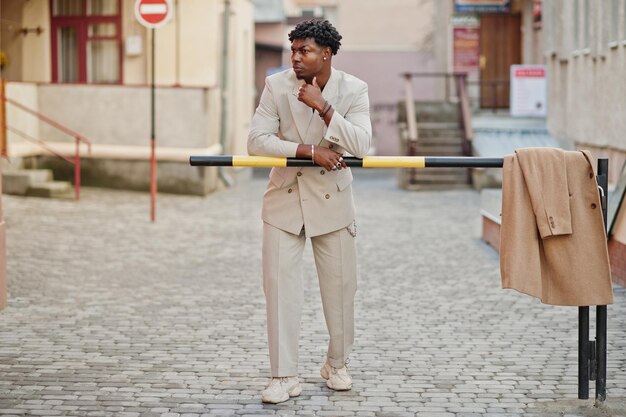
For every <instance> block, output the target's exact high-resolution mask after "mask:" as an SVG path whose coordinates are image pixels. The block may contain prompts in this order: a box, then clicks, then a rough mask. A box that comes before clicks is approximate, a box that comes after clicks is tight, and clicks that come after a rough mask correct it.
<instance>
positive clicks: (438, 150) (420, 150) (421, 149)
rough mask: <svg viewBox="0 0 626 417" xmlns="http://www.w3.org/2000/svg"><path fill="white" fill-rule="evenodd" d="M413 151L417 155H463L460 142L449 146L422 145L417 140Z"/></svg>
mask: <svg viewBox="0 0 626 417" xmlns="http://www.w3.org/2000/svg"><path fill="white" fill-rule="evenodd" d="M415 153H416V154H417V155H419V156H463V149H462V148H461V144H457V145H451V146H445V145H441V146H423V145H422V144H420V143H419V141H417V146H416V148H415Z"/></svg>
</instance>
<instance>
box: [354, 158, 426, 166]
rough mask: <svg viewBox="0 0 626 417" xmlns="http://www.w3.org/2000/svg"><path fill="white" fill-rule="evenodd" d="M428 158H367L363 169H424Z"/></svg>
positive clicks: (364, 159) (364, 160)
mask: <svg viewBox="0 0 626 417" xmlns="http://www.w3.org/2000/svg"><path fill="white" fill-rule="evenodd" d="M424 167H426V158H425V157H423V156H366V157H364V158H363V168H424Z"/></svg>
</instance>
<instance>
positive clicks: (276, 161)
mask: <svg viewBox="0 0 626 417" xmlns="http://www.w3.org/2000/svg"><path fill="white" fill-rule="evenodd" d="M343 160H344V162H345V163H346V165H347V166H349V167H352V168H444V167H447V168H502V158H479V157H471V156H459V157H456V156H454V157H447V156H366V157H365V158H363V159H359V158H354V157H348V158H343ZM189 163H190V164H191V165H192V166H212V167H268V168H269V167H310V166H314V164H313V163H312V161H311V160H310V159H301V158H275V157H271V156H247V155H246V156H241V155H220V156H191V157H190V158H189Z"/></svg>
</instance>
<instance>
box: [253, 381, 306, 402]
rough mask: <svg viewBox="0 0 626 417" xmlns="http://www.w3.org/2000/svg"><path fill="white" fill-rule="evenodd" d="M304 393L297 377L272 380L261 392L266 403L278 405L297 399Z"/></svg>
mask: <svg viewBox="0 0 626 417" xmlns="http://www.w3.org/2000/svg"><path fill="white" fill-rule="evenodd" d="M301 392H302V387H301V386H300V381H299V380H298V377H297V376H289V377H283V378H272V380H271V381H270V382H269V383H268V384H267V387H265V389H264V390H263V392H261V399H262V400H263V402H264V403H271V404H278V403H282V402H283V401H287V400H288V399H289V397H297V396H298V395H300V393H301Z"/></svg>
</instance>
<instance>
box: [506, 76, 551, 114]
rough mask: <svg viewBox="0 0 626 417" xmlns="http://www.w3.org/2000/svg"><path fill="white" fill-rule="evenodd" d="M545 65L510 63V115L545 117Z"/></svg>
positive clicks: (546, 94)
mask: <svg viewBox="0 0 626 417" xmlns="http://www.w3.org/2000/svg"><path fill="white" fill-rule="evenodd" d="M546 75H547V74H546V66H545V65H511V116H531V117H546V115H547V110H548V109H547V96H548V92H547V89H548V84H547V77H546Z"/></svg>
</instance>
